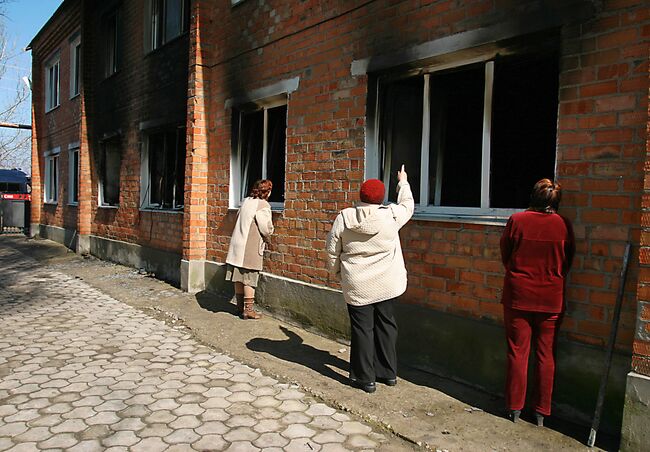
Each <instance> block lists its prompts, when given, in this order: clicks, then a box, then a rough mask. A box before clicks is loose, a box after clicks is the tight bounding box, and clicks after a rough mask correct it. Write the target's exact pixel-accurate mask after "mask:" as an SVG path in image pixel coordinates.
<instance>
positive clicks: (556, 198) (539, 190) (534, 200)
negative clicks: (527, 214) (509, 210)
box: [528, 179, 562, 213]
mask: <svg viewBox="0 0 650 452" xmlns="http://www.w3.org/2000/svg"><path fill="white" fill-rule="evenodd" d="M561 199H562V187H561V186H560V184H558V183H557V182H551V180H550V179H542V180H540V181H538V182H537V183H536V184H535V186H534V187H533V191H532V193H531V194H530V207H529V208H528V210H534V211H536V212H546V213H556V212H557V209H558V208H559V207H560V200H561Z"/></svg>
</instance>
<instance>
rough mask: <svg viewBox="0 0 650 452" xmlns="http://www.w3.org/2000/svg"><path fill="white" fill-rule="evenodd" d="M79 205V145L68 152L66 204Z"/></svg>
mask: <svg viewBox="0 0 650 452" xmlns="http://www.w3.org/2000/svg"><path fill="white" fill-rule="evenodd" d="M78 203H79V144H74V145H71V146H70V150H69V151H68V204H71V205H76V204H78Z"/></svg>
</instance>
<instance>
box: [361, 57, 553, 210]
mask: <svg viewBox="0 0 650 452" xmlns="http://www.w3.org/2000/svg"><path fill="white" fill-rule="evenodd" d="M533 50H534V49H533ZM520 53H522V54H523V52H520ZM512 54H514V55H516V54H517V52H514V53H512ZM496 56H497V52H492V51H490V52H485V53H484V54H482V55H479V56H475V57H465V58H462V57H459V58H456V59H453V58H452V59H451V61H449V60H447V61H445V62H441V63H438V64H432V65H428V66H427V65H422V66H420V67H418V68H415V69H411V70H404V71H401V72H394V71H393V72H385V73H382V74H378V75H376V76H375V80H374V86H372V92H371V93H370V94H371V95H370V97H369V100H370V103H369V107H370V108H369V111H368V122H367V126H366V131H367V134H366V136H367V151H368V152H367V153H366V178H379V177H380V176H381V174H382V166H383V168H384V171H383V181H384V183H386V184H387V186H388V181H389V178H390V174H389V172H390V156H389V157H387V163H386V162H384V163H383V164H382V150H381V143H380V141H381V138H380V137H381V130H380V127H381V125H380V124H381V117H382V111H381V102H382V99H381V84H382V83H385V82H387V81H392V80H396V79H402V78H408V77H411V76H414V75H421V76H423V77H424V90H423V96H422V101H423V112H422V140H421V148H420V167H419V171H420V174H419V176H420V187H419V189H420V197H419V199H416V200H415V215H416V216H419V217H421V218H428V217H430V218H433V219H436V220H440V219H443V220H444V219H450V220H459V219H460V220H463V219H467V220H470V221H471V220H478V221H488V222H489V221H497V222H498V223H502V222H503V221H505V220H506V219H507V218H509V217H510V216H511V215H512V214H513V213H515V212H518V211H521V208H496V207H490V163H491V139H492V107H493V102H494V99H493V88H494V81H495V80H494V72H495V68H494V64H495V58H496ZM481 63H482V64H484V82H485V83H484V93H483V130H482V133H481V182H480V188H481V195H480V207H462V206H440V205H432V204H434V203H435V202H436V201H435V200H429V188H430V187H429V177H430V176H429V156H430V151H429V145H430V132H431V131H430V125H431V123H430V109H431V103H430V82H431V81H430V78H431V75H433V74H435V73H437V72H441V71H446V70H450V69H461V68H463V67H470V66H471V65H476V64H481ZM558 95H559V93H558ZM371 109H372V110H371ZM371 127H372V128H371ZM554 161H555V165H557V147H556V148H555V149H554ZM387 169H388V170H387ZM416 170H417V169H415V168H412V169H411V171H416ZM406 171H407V172H409V168H406ZM436 180H437V181H440V178H439V177H437V178H436ZM436 193H438V194H439V193H440V191H439V190H436ZM438 196H439V195H438ZM387 199H388V193H387V194H386V198H385V201H386V200H387ZM438 202H439V199H438Z"/></svg>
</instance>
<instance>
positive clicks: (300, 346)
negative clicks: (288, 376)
mask: <svg viewBox="0 0 650 452" xmlns="http://www.w3.org/2000/svg"><path fill="white" fill-rule="evenodd" d="M279 328H280V330H281V331H282V332H283V333H284V334H285V335H286V336H287V339H284V340H273V339H265V338H261V337H256V338H254V339H251V340H250V341H248V343H246V347H248V349H249V350H252V351H255V352H263V353H268V354H270V355H273V356H275V357H276V358H278V359H281V360H284V361H291V362H294V363H296V364H300V365H302V366H305V367H308V368H310V369H312V370H314V371H315V372H318V373H319V374H321V375H323V376H325V377H328V378H331V379H333V380H336V381H338V382H340V383H343V384H348V379H347V377H345V376H343V375H341V374H339V373H337V372H336V371H334V370H332V369H331V368H330V367H329V366H333V367H336V368H338V369H340V370H341V371H343V372H347V370H348V362H347V361H345V360H343V359H341V358H339V357H337V356H334V355H332V354H331V353H329V352H326V351H323V350H320V349H318V348H315V347H312V346H311V345H307V344H305V343H304V342H303V338H302V337H300V336H299V335H298V334H296V333H294V332H293V331H291V330H289V329H288V328H286V327H284V326H282V325H280V326H279Z"/></svg>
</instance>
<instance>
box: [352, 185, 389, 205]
mask: <svg viewBox="0 0 650 452" xmlns="http://www.w3.org/2000/svg"><path fill="white" fill-rule="evenodd" d="M385 192H386V188H385V187H384V183H383V182H382V181H380V180H379V179H368V180H367V181H365V182H364V183H363V184H362V185H361V191H360V192H359V197H360V198H361V201H363V202H365V203H368V204H381V203H382V202H383V201H384V193H385Z"/></svg>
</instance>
